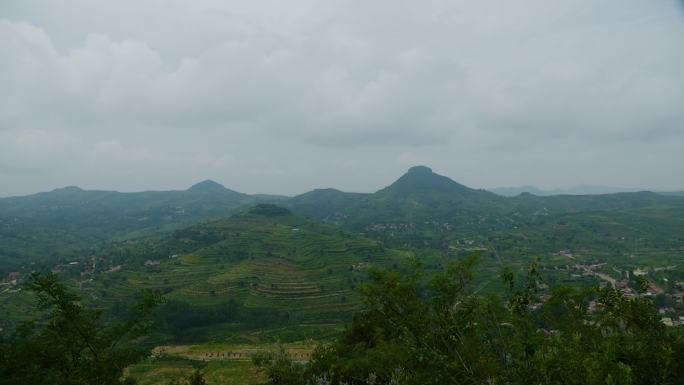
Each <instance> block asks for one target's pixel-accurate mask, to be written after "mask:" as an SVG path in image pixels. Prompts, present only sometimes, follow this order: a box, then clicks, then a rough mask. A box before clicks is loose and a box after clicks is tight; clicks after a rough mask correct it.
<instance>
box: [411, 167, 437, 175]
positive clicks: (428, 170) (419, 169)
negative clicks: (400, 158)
mask: <svg viewBox="0 0 684 385" xmlns="http://www.w3.org/2000/svg"><path fill="white" fill-rule="evenodd" d="M409 173H410V174H432V169H431V168H430V167H427V166H413V167H411V168H409V169H408V171H407V174H409Z"/></svg>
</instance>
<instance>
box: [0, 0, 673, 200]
mask: <svg viewBox="0 0 684 385" xmlns="http://www.w3.org/2000/svg"><path fill="white" fill-rule="evenodd" d="M683 8H684V7H682V2H681V1H674V0H601V1H596V0H554V1H549V0H516V1H510V0H477V1H458V0H445V1H440V0H421V1H401V0H387V1H385V0H375V1H368V0H358V1H351V0H350V1H337V0H318V1H314V0H290V1H282V0H272V1H258V0H249V1H247V0H244V1H226V0H193V1H162V0H130V1H126V0H118V1H113V0H108V1H98V0H80V1H78V0H62V1H59V2H57V1H51V0H43V1H35V0H0V196H7V195H19V194H27V193H33V192H37V191H45V190H51V189H53V188H55V187H61V186H66V185H78V186H81V187H83V188H89V189H92V188H96V189H115V190H121V191H137V190H148V189H183V188H187V187H188V186H189V185H191V184H193V183H195V182H197V181H200V180H203V179H213V180H216V181H218V182H220V183H222V184H224V185H225V186H227V187H229V188H232V189H235V190H238V191H243V192H248V193H255V192H261V193H280V194H297V193H302V192H305V191H307V190H310V189H312V188H316V187H336V188H339V189H342V190H346V191H364V192H365V191H375V190H377V189H379V188H382V187H383V186H385V185H387V184H389V183H391V182H392V181H393V180H394V179H396V178H397V177H398V176H399V175H401V174H402V173H403V172H404V171H405V170H406V169H407V168H408V167H410V166H412V165H416V164H424V165H428V166H431V167H432V168H433V169H434V170H435V171H436V172H438V173H440V174H443V175H447V176H449V177H451V178H453V179H455V180H457V181H459V182H461V183H464V184H467V185H469V186H472V187H495V186H517V185H536V186H538V187H542V188H556V187H560V188H564V187H569V186H572V185H576V184H598V185H612V186H622V187H641V188H651V189H660V190H675V189H684V9H683Z"/></svg>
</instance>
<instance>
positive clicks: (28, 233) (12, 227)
mask: <svg viewBox="0 0 684 385" xmlns="http://www.w3.org/2000/svg"><path fill="white" fill-rule="evenodd" d="M279 199H282V198H281V197H277V196H250V195H247V194H243V193H239V192H236V191H233V190H230V189H227V188H225V187H224V186H222V185H220V184H218V183H216V182H213V181H204V182H200V183H197V184H195V185H193V186H192V187H190V188H189V189H187V190H182V191H145V192H135V193H121V192H116V191H88V190H82V189H80V188H78V187H65V188H60V189H56V190H53V191H50V192H44V193H38V194H34V195H29V196H23V197H11V198H3V199H0V225H1V226H0V262H2V263H1V264H0V273H3V272H7V271H13V270H16V269H18V268H19V267H20V266H21V262H22V261H25V260H26V259H31V260H35V259H38V260H46V259H47V260H57V259H58V258H60V256H66V255H68V254H70V253H73V252H75V251H80V250H83V249H88V248H90V247H92V246H93V245H94V244H97V243H98V242H101V241H105V240H108V239H112V238H114V237H117V236H124V235H126V234H129V233H131V232H134V231H137V230H141V229H159V228H165V227H178V226H183V225H185V224H188V223H193V222H197V221H202V220H207V219H212V218H221V217H225V216H227V215H230V214H231V213H233V212H235V211H236V210H237V209H238V208H239V207H241V206H243V205H245V204H252V203H255V202H261V201H277V200H279Z"/></svg>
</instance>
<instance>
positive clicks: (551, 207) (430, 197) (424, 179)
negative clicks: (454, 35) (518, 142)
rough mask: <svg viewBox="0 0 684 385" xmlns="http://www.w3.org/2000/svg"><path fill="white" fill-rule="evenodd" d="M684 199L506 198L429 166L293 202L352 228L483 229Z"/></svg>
mask: <svg viewBox="0 0 684 385" xmlns="http://www.w3.org/2000/svg"><path fill="white" fill-rule="evenodd" d="M667 204H684V200H683V199H681V198H677V197H673V196H664V195H661V194H656V193H651V192H635V193H615V194H604V195H557V196H536V195H533V194H529V193H524V194H521V195H518V196H515V197H503V196H499V195H496V194H494V193H491V192H489V191H485V190H478V189H473V188H469V187H467V186H464V185H462V184H460V183H458V182H455V181H453V180H452V179H449V178H447V177H445V176H442V175H438V174H436V173H434V172H433V171H432V170H431V169H430V168H428V167H424V166H416V167H412V168H411V169H409V170H408V172H406V174H404V175H403V176H401V177H400V178H399V179H398V180H397V181H396V182H394V183H392V184H391V185H389V186H387V187H385V188H383V189H381V190H379V191H377V192H375V193H373V194H351V193H344V192H341V191H337V190H335V191H327V190H326V191H314V192H311V193H307V194H303V195H300V196H297V197H295V198H293V199H292V200H290V201H289V205H290V207H291V208H292V209H293V210H294V211H295V212H298V213H301V214H303V215H307V216H311V217H313V218H317V219H330V218H334V220H335V221H336V222H338V223H341V224H344V225H347V226H350V227H352V228H357V229H363V228H369V227H371V228H383V227H385V228H386V227H390V228H392V229H393V230H396V228H397V227H400V228H403V227H411V228H421V227H423V228H424V227H426V226H427V227H434V226H435V225H438V226H441V227H444V228H448V229H453V230H454V231H465V232H480V233H481V232H482V231H491V230H498V229H506V228H513V227H516V226H521V225H527V224H530V223H534V222H537V221H538V220H539V218H540V217H543V216H546V215H553V214H565V213H573V212H588V211H601V210H622V209H631V208H640V207H649V206H655V205H667Z"/></svg>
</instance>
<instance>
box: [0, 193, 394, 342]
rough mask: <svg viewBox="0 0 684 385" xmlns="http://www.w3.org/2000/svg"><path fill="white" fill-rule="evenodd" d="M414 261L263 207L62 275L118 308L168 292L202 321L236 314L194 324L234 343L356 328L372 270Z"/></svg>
mask: <svg viewBox="0 0 684 385" xmlns="http://www.w3.org/2000/svg"><path fill="white" fill-rule="evenodd" d="M405 256H406V254H404V253H401V252H398V251H393V250H388V249H385V248H384V247H382V246H381V245H380V244H379V243H378V242H377V241H373V240H369V239H365V238H361V237H358V236H352V235H350V234H347V233H344V232H342V231H341V230H340V229H339V228H337V227H335V226H331V225H326V224H322V223H317V222H313V221H309V220H306V219H303V218H301V217H297V216H295V215H292V214H291V213H290V212H289V211H288V210H287V209H284V208H282V207H278V206H274V205H268V204H260V205H256V206H254V207H251V208H250V209H249V210H247V211H244V212H241V213H239V214H236V215H234V216H232V217H230V218H226V219H221V220H216V221H211V222H207V223H203V224H198V225H192V226H189V227H186V228H183V229H180V230H176V231H173V232H168V233H162V234H155V235H153V236H147V237H143V238H138V239H127V240H125V241H119V242H113V243H110V244H109V245H107V246H106V247H102V248H101V249H99V250H98V251H97V252H96V253H94V254H93V255H92V256H84V257H83V258H81V259H77V262H79V264H78V265H75V267H73V268H71V269H65V271H63V272H62V273H61V274H62V275H63V276H64V277H65V278H67V279H70V280H71V281H72V282H73V285H74V286H78V287H79V288H80V289H81V291H82V295H83V296H84V297H85V298H89V299H90V300H93V301H98V302H100V303H104V304H106V306H107V307H109V308H116V307H117V306H119V305H120V304H122V303H126V302H127V301H130V300H131V299H132V298H133V297H134V296H135V294H136V293H137V292H139V291H140V290H141V289H157V290H161V291H163V292H164V293H165V296H166V298H167V299H168V300H169V301H170V303H171V304H172V305H173V306H175V307H180V308H183V309H186V308H187V309H191V310H189V311H188V312H194V313H197V314H204V313H207V312H209V313H211V314H215V313H216V312H220V311H222V310H221V309H225V308H226V307H230V309H232V310H230V311H228V312H229V313H231V314H227V315H224V316H221V317H218V318H215V319H214V321H212V322H209V323H207V322H205V321H206V320H200V321H197V320H195V321H188V322H189V324H188V325H187V326H188V327H189V328H192V327H195V326H197V327H198V330H200V331H201V332H202V333H204V332H206V331H207V330H209V329H210V330H211V333H213V334H212V335H215V334H216V333H219V334H220V333H223V332H225V333H227V335H228V334H230V331H233V330H235V328H243V329H244V328H247V329H253V328H254V327H257V326H260V327H262V326H268V325H271V326H272V325H279V326H283V325H302V324H307V325H320V324H331V325H337V324H340V323H341V322H343V321H346V320H349V319H350V317H351V316H352V314H353V313H354V311H355V309H357V307H358V306H359V294H358V292H357V290H355V288H356V286H357V285H358V284H359V283H360V282H362V281H363V280H364V277H365V271H366V270H367V269H369V268H371V267H373V266H377V267H381V266H385V267H386V266H390V265H392V264H394V263H396V262H398V261H400V260H402V259H403V258H404V257H405ZM91 278H92V280H91ZM3 299H4V300H7V299H8V297H7V296H4V297H3ZM169 311H171V310H169ZM237 313H240V314H239V315H238V314H237ZM207 317H209V316H207ZM170 318H172V320H168V322H170V324H173V325H176V326H178V325H177V323H179V322H181V323H182V322H185V321H182V320H180V321H179V319H181V318H182V319H185V318H184V317H180V316H179V315H178V314H176V315H174V316H173V317H170ZM224 324H225V325H224ZM221 325H223V326H221ZM183 333H191V331H189V330H184V331H183ZM193 333H195V334H193V335H199V334H201V333H200V332H198V331H197V330H196V331H195V332H193ZM198 333H199V334H198ZM191 334H192V333H191Z"/></svg>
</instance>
